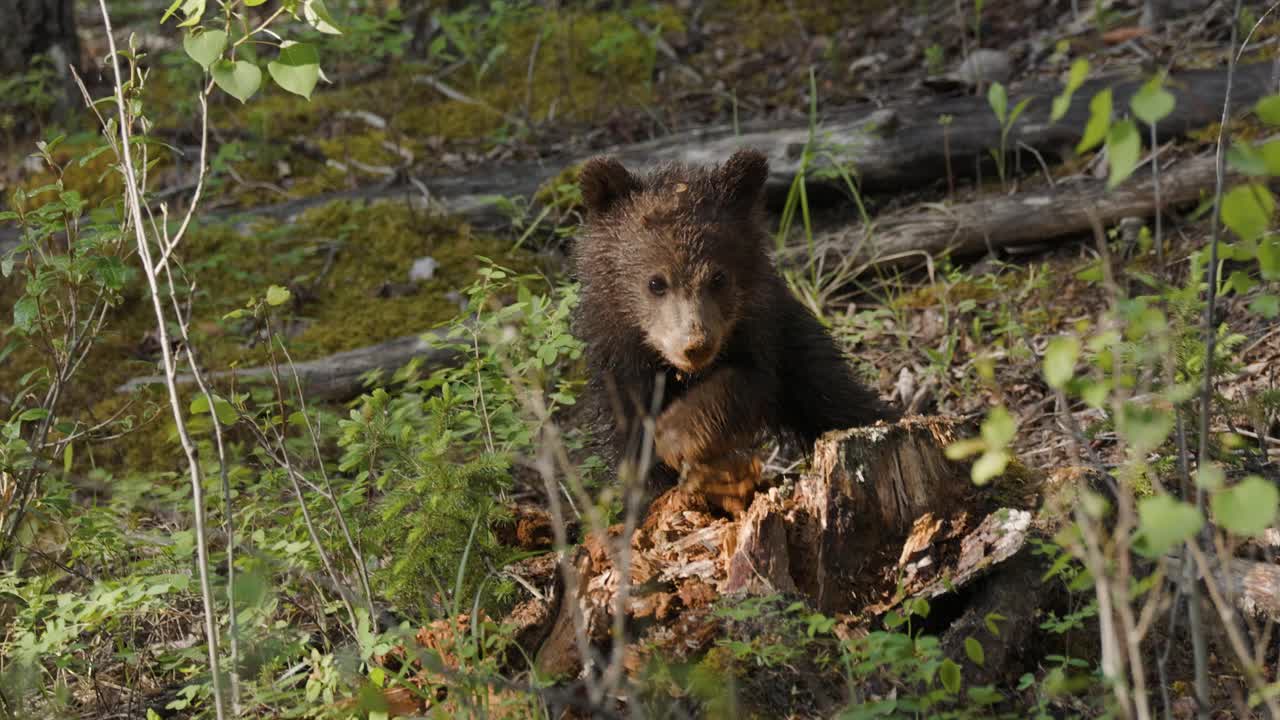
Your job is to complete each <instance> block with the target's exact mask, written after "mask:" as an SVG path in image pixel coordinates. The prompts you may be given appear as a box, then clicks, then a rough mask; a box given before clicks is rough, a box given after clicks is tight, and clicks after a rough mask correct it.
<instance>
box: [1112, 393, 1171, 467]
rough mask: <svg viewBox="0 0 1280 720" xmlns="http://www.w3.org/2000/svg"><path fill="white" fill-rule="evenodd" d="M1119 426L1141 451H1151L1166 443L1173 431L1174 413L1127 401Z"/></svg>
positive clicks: (1124, 434) (1131, 442)
mask: <svg viewBox="0 0 1280 720" xmlns="http://www.w3.org/2000/svg"><path fill="white" fill-rule="evenodd" d="M1118 419H1119V422H1118V423H1117V427H1118V429H1119V430H1120V434H1121V435H1123V436H1124V438H1125V439H1126V440H1128V441H1129V444H1130V445H1132V446H1133V448H1134V449H1135V450H1137V451H1138V452H1139V453H1143V454H1145V453H1149V452H1151V451H1152V450H1155V449H1156V448H1158V447H1160V446H1161V445H1163V444H1164V441H1165V438H1167V437H1169V433H1170V432H1172V431H1173V421H1174V418H1173V413H1171V412H1169V411H1167V410H1163V409H1160V408H1155V407H1151V406H1150V405H1142V404H1139V403H1136V402H1126V403H1125V404H1124V407H1123V408H1122V409H1121V411H1120V417H1119V418H1118Z"/></svg>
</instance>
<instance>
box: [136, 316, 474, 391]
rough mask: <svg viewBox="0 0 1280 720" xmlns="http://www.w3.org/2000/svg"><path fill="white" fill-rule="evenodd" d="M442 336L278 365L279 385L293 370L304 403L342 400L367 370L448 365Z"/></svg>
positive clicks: (233, 375)
mask: <svg viewBox="0 0 1280 720" xmlns="http://www.w3.org/2000/svg"><path fill="white" fill-rule="evenodd" d="M447 332H448V331H447V330H437V331H431V332H428V333H418V334H414V335H405V336H403V337H398V338H396V339H394V340H388V341H387V342H384V343H378V344H377V345H370V346H368V347H362V348H357V349H355V350H347V351H345V352H340V353H335V354H333V355H329V356H327V357H322V358H318V359H316V360H309V361H306V362H300V363H294V365H293V368H292V369H290V368H289V366H287V365H281V366H280V368H279V372H280V380H281V382H283V383H284V384H285V387H287V388H292V387H293V372H294V371H296V372H297V374H298V381H299V382H300V383H301V385H302V391H303V392H304V393H306V396H307V399H308V400H312V401H324V400H347V399H350V398H352V397H355V396H356V395H359V394H360V392H361V391H362V390H363V385H362V382H361V378H362V377H363V376H364V375H365V373H368V372H370V371H374V370H379V371H382V372H395V371H396V370H399V369H400V368H402V367H404V366H405V365H407V364H408V363H409V361H410V360H413V359H415V358H418V359H421V360H422V362H423V364H424V365H425V366H426V367H439V366H442V365H446V364H448V363H450V362H452V361H453V360H454V359H455V358H456V357H457V355H458V353H457V351H455V350H453V349H452V348H447V347H440V346H439V342H438V341H442V340H444V339H445V334H446V333H447ZM428 338H431V340H432V341H429V340H428ZM433 341H435V342H433ZM205 377H206V379H207V380H208V381H210V382H213V383H219V382H223V381H227V380H232V379H234V380H235V381H236V382H237V383H258V382H270V381H271V379H272V368H270V367H267V366H264V367H255V368H247V369H244V370H223V371H219V372H212V373H208V374H207V375H206V376H205ZM176 379H177V383H178V384H179V385H188V384H191V383H194V382H195V377H194V376H193V375H191V374H190V373H181V374H179V375H178V376H177V378H176ZM164 382H165V378H164V376H163V375H147V376H144V377H136V378H133V379H131V380H129V381H128V382H126V383H124V384H123V385H120V386H119V387H117V388H116V392H120V393H127V392H133V391H134V390H136V389H138V388H140V387H145V386H148V385H160V384H163V383H164Z"/></svg>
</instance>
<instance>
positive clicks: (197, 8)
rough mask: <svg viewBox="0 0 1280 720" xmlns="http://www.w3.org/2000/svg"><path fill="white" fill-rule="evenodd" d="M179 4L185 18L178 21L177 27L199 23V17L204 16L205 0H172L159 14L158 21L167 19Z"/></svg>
mask: <svg viewBox="0 0 1280 720" xmlns="http://www.w3.org/2000/svg"><path fill="white" fill-rule="evenodd" d="M179 6H181V8H182V14H183V15H184V16H185V17H186V20H183V21H182V22H180V23H178V27H193V26H195V25H199V24H200V19H201V18H203V17H204V9H205V0H174V1H173V4H172V5H170V6H169V9H168V10H165V12H164V15H163V16H161V18H160V22H162V23H163V22H164V21H165V20H168V19H169V18H170V17H171V16H172V15H173V13H174V12H175V11H176V10H177V9H178V8H179Z"/></svg>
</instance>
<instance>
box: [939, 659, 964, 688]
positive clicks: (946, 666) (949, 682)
mask: <svg viewBox="0 0 1280 720" xmlns="http://www.w3.org/2000/svg"><path fill="white" fill-rule="evenodd" d="M938 678H939V679H940V680H942V687H944V688H946V690H947V692H949V693H951V694H952V695H955V694H956V693H958V692H960V666H959V665H957V664H956V663H955V662H953V661H952V660H951V659H950V658H948V659H946V660H943V661H942V664H941V665H940V666H938Z"/></svg>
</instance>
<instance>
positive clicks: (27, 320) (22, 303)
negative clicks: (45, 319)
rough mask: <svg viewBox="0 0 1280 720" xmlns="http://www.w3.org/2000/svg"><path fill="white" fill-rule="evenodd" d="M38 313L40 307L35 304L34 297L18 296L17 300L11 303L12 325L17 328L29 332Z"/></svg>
mask: <svg viewBox="0 0 1280 720" xmlns="http://www.w3.org/2000/svg"><path fill="white" fill-rule="evenodd" d="M39 314H40V307H39V305H37V304H36V299H35V298H33V297H31V296H29V295H28V296H24V297H21V298H18V302H16V303H14V304H13V326H14V327H15V328H17V329H18V330H20V331H22V332H24V333H29V332H31V331H32V330H33V329H34V328H35V326H36V317H37V316H38V315H39Z"/></svg>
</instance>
